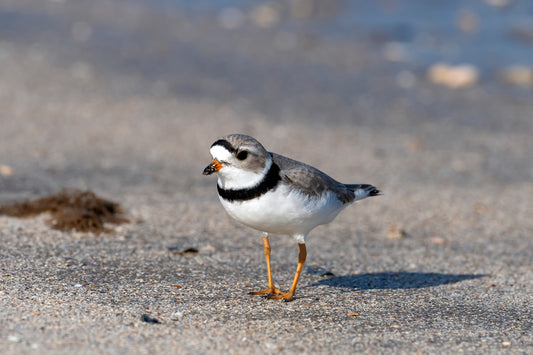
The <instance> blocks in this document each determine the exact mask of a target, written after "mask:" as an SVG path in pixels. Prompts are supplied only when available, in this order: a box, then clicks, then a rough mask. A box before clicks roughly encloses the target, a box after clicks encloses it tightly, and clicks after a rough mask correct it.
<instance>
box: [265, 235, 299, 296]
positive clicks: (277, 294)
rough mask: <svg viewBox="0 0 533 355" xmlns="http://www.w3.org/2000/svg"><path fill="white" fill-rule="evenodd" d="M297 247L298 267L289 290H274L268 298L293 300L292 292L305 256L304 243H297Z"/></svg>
mask: <svg viewBox="0 0 533 355" xmlns="http://www.w3.org/2000/svg"><path fill="white" fill-rule="evenodd" d="M298 247H299V248H300V253H299V254H298V267H297V268H296V274H295V275H294V280H293V281H292V286H291V288H290V289H289V292H279V293H277V292H276V294H275V295H272V294H269V295H268V298H270V299H274V300H279V299H282V300H284V301H286V302H290V301H292V300H293V298H294V292H296V285H298V279H299V278H300V274H301V273H302V269H303V267H304V263H305V258H306V257H307V249H306V248H305V244H303V243H302V244H300V243H298ZM269 274H270V273H269Z"/></svg>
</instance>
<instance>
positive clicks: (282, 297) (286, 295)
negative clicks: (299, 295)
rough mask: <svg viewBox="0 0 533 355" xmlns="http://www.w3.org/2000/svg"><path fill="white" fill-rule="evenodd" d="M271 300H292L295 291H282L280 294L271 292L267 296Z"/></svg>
mask: <svg viewBox="0 0 533 355" xmlns="http://www.w3.org/2000/svg"><path fill="white" fill-rule="evenodd" d="M267 298H268V299H269V300H283V301H284V302H290V301H292V300H293V299H294V292H280V293H279V294H275V295H273V294H269V295H268V296H267Z"/></svg>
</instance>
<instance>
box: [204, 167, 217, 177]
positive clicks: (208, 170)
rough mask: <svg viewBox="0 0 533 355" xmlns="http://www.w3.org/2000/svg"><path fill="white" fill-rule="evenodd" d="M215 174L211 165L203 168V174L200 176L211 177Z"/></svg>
mask: <svg viewBox="0 0 533 355" xmlns="http://www.w3.org/2000/svg"><path fill="white" fill-rule="evenodd" d="M214 172H215V168H213V167H212V166H211V165H208V166H206V167H205V169H204V172H203V173H202V174H204V175H211V174H213V173H214Z"/></svg>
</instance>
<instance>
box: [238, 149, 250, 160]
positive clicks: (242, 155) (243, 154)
mask: <svg viewBox="0 0 533 355" xmlns="http://www.w3.org/2000/svg"><path fill="white" fill-rule="evenodd" d="M246 158H248V152H247V151H246V150H243V151H242V152H239V154H237V159H239V160H244V159H246Z"/></svg>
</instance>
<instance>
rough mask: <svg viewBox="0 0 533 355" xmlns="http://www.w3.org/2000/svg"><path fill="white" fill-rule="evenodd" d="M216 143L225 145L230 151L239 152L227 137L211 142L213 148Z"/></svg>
mask: <svg viewBox="0 0 533 355" xmlns="http://www.w3.org/2000/svg"><path fill="white" fill-rule="evenodd" d="M215 145H219V146H221V147H224V148H226V150H227V151H228V152H230V153H234V154H235V153H236V152H237V149H235V148H233V146H232V145H231V143H230V142H228V141H227V140H225V139H219V140H217V141H216V142H215V143H213V144H211V148H213V147H214V146H215Z"/></svg>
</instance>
